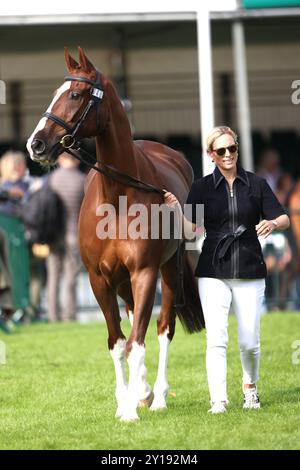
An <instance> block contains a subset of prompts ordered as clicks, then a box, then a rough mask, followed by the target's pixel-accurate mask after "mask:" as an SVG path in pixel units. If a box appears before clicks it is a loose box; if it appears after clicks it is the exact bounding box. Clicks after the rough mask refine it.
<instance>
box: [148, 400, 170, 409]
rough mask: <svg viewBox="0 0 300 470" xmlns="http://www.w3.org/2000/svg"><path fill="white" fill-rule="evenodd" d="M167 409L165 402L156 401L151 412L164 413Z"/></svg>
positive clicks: (151, 407)
mask: <svg viewBox="0 0 300 470" xmlns="http://www.w3.org/2000/svg"><path fill="white" fill-rule="evenodd" d="M166 409H167V404H166V402H165V400H154V401H153V403H152V405H151V406H150V410H151V411H164V410H166Z"/></svg>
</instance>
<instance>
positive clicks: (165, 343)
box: [150, 257, 176, 411]
mask: <svg viewBox="0 0 300 470" xmlns="http://www.w3.org/2000/svg"><path fill="white" fill-rule="evenodd" d="M161 275H162V280H161V283H162V306H161V310H160V314H159V317H158V319H157V336H158V341H159V348H160V350H159V362H158V371H157V377H156V381H155V384H154V389H153V391H154V400H153V403H152V405H151V407H150V409H151V410H152V411H155V410H162V409H165V408H167V402H166V398H167V393H168V390H169V385H168V381H167V367H168V352H169V345H170V342H171V341H172V339H173V336H174V332H175V317H176V312H175V309H174V290H175V282H174V279H175V278H176V257H173V258H172V259H171V260H169V261H168V262H167V263H166V264H165V265H164V266H162V268H161Z"/></svg>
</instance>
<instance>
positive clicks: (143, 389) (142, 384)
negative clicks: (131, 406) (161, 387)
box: [128, 310, 152, 406]
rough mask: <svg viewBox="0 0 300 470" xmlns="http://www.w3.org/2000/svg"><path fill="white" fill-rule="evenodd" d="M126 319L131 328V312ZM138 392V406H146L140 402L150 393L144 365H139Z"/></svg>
mask: <svg viewBox="0 0 300 470" xmlns="http://www.w3.org/2000/svg"><path fill="white" fill-rule="evenodd" d="M128 318H129V321H130V325H131V326H133V318H134V317H133V312H132V311H131V310H129V312H128ZM138 390H139V400H140V401H141V403H140V404H139V406H147V405H146V403H142V402H143V401H144V400H146V399H147V398H149V397H150V395H151V393H152V389H151V387H150V385H149V384H148V383H147V369H146V367H145V364H142V365H141V369H140V376H139V386H138ZM148 406H149V405H148Z"/></svg>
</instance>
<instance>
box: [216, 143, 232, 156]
mask: <svg viewBox="0 0 300 470" xmlns="http://www.w3.org/2000/svg"><path fill="white" fill-rule="evenodd" d="M237 149H238V146H237V145H229V147H220V148H219V149H213V152H216V154H217V155H219V157H223V155H225V153H226V150H229V152H230V153H235V152H236V151H237Z"/></svg>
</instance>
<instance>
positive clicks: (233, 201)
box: [226, 181, 238, 279]
mask: <svg viewBox="0 0 300 470" xmlns="http://www.w3.org/2000/svg"><path fill="white" fill-rule="evenodd" d="M233 184H234V183H233ZM226 185H227V188H228V195H229V198H228V199H229V201H228V202H229V214H230V216H231V221H230V222H231V223H230V225H231V230H232V232H234V231H235V212H236V209H237V201H236V195H235V192H234V190H233V185H232V187H230V186H229V184H228V183H227V181H226ZM236 243H237V241H236V240H235V241H234V242H233V244H232V249H233V256H232V264H231V267H232V278H233V279H235V278H236V277H237V264H238V259H237V249H236Z"/></svg>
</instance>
